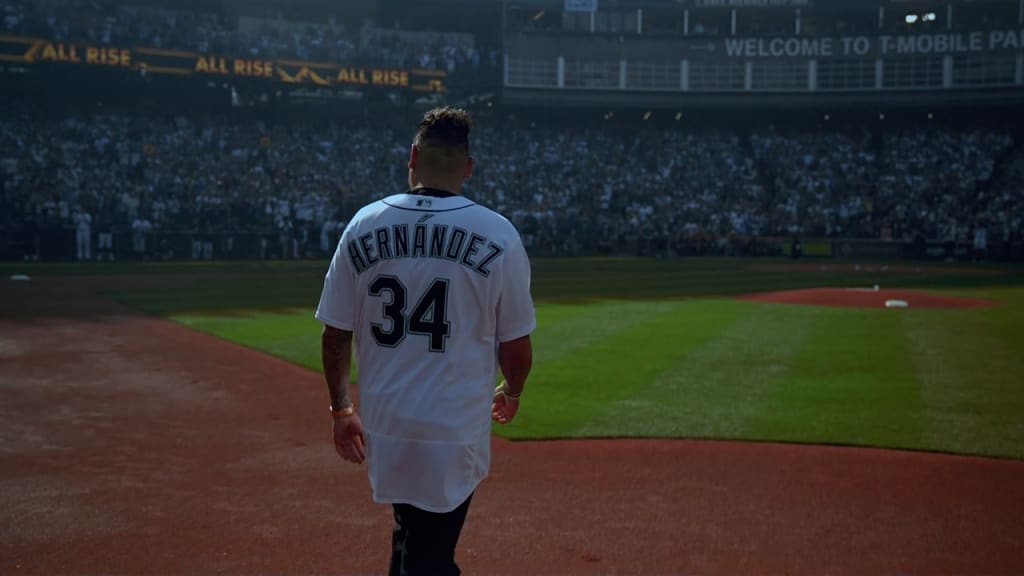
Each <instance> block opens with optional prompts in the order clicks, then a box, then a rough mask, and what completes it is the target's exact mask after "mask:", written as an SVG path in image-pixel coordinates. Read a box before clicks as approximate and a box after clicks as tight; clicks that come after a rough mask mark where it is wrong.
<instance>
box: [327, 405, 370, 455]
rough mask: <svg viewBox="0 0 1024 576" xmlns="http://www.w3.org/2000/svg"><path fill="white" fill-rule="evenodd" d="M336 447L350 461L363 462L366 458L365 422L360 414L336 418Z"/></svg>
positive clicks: (339, 453)
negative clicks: (360, 417)
mask: <svg viewBox="0 0 1024 576" xmlns="http://www.w3.org/2000/svg"><path fill="white" fill-rule="evenodd" d="M334 449H335V450H336V451H337V452H338V456H341V457H342V458H344V459H345V460H348V461H349V462H352V463H355V464H362V463H363V461H365V460H366V445H365V444H364V442H363V422H362V420H360V419H359V415H358V414H351V415H349V416H342V417H340V418H335V419H334Z"/></svg>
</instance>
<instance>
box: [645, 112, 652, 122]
mask: <svg viewBox="0 0 1024 576" xmlns="http://www.w3.org/2000/svg"><path fill="white" fill-rule="evenodd" d="M650 119H651V111H650V110H648V111H647V112H644V120H650Z"/></svg>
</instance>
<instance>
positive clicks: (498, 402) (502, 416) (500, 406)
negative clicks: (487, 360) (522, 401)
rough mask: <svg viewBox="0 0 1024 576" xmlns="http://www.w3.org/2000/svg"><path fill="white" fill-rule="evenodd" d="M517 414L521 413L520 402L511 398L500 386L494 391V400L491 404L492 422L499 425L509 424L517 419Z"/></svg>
mask: <svg viewBox="0 0 1024 576" xmlns="http://www.w3.org/2000/svg"><path fill="white" fill-rule="evenodd" d="M516 412H519V400H518V399H517V398H509V397H508V395H506V394H505V390H504V388H502V387H501V386H499V387H498V388H497V389H496V390H495V391H494V400H493V401H492V402H491V420H494V421H495V422H497V423H498V424H508V423H509V422H511V421H512V420H513V419H514V418H515V417H516Z"/></svg>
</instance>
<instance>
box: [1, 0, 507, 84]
mask: <svg viewBox="0 0 1024 576" xmlns="http://www.w3.org/2000/svg"><path fill="white" fill-rule="evenodd" d="M0 12H2V14H3V24H2V30H3V33H4V34H9V35H20V36H31V37H39V38H46V39H49V40H53V41H57V42H76V41H77V42H88V43H93V44H99V45H109V46H122V47H127V46H147V47H152V48H163V49H173V50H185V51H190V52H198V53H201V54H210V55H223V56H247V57H252V58H286V59H293V60H303V61H311V62H332V63H343V64H349V65H361V66H390V67H401V68H413V67H416V68H425V69H432V70H443V71H445V72H448V73H456V72H462V71H466V72H467V73H468V72H476V71H479V70H481V69H482V68H484V69H486V68H490V69H496V68H497V66H498V53H497V51H496V50H493V49H489V50H481V49H479V48H478V47H477V46H476V45H475V42H474V39H473V37H472V36H469V35H465V34H451V33H440V32H429V33H428V32H410V31H402V30H397V29H396V30H391V29H380V28H374V27H373V26H370V25H369V23H368V22H367V23H364V26H363V27H362V28H361V29H360V30H352V29H350V28H349V27H346V26H345V25H343V24H339V23H336V22H293V23H288V22H287V21H285V20H283V19H281V18H275V19H269V20H268V19H252V21H253V22H255V23H254V24H251V25H249V26H244V27H243V26H241V25H237V26H236V25H233V24H232V25H229V24H228V23H226V22H224V20H223V19H222V18H221V17H220V16H219V15H218V14H216V13H214V12H193V11H188V10H171V9H168V8H161V7H155V6H145V5H138V6H136V5H132V4H122V3H115V2H110V1H92V0H90V1H86V0H2V2H0Z"/></svg>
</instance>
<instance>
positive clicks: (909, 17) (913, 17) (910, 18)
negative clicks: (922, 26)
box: [907, 14, 917, 24]
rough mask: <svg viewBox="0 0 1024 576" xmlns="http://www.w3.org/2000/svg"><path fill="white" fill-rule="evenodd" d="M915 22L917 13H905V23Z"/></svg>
mask: <svg viewBox="0 0 1024 576" xmlns="http://www.w3.org/2000/svg"><path fill="white" fill-rule="evenodd" d="M915 23H917V14H907V24H915Z"/></svg>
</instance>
